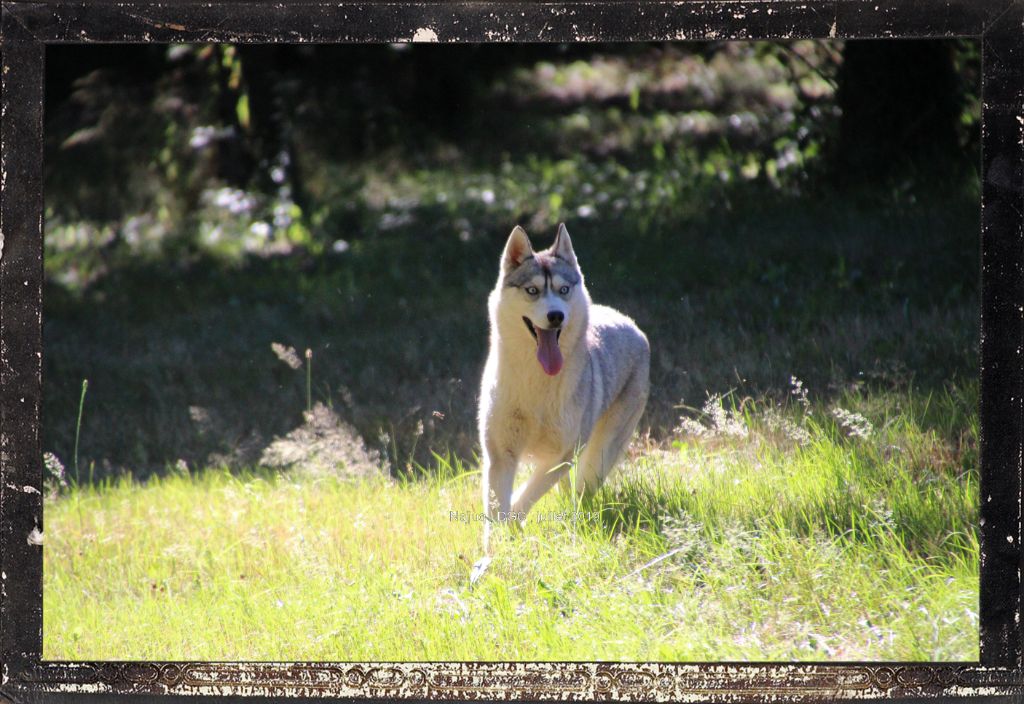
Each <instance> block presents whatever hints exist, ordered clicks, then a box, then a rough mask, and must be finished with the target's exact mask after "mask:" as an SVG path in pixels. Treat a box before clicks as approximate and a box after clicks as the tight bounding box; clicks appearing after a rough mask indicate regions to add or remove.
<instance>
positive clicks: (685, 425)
mask: <svg viewBox="0 0 1024 704" xmlns="http://www.w3.org/2000/svg"><path fill="white" fill-rule="evenodd" d="M675 432H676V433H677V434H679V435H692V436H694V437H700V436H702V435H704V433H705V432H707V428H705V427H704V426H703V425H701V424H700V423H699V422H698V421H696V420H694V419H693V418H680V419H679V425H678V426H676V429H675Z"/></svg>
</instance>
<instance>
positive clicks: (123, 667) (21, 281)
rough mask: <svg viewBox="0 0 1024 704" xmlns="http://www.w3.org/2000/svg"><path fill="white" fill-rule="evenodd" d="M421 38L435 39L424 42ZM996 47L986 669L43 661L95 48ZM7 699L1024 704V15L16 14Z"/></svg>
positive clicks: (8, 336) (456, 3)
mask: <svg viewBox="0 0 1024 704" xmlns="http://www.w3.org/2000/svg"><path fill="white" fill-rule="evenodd" d="M424 29H427V30H430V31H426V32H425V31H422V30H424ZM424 36H429V37H430V38H431V40H433V41H441V42H480V41H486V42H523V41H558V42H565V41H597V40H601V41H641V40H684V39H800V38H815V37H817V38H825V37H829V38H898V39H914V38H923V37H954V36H959V37H976V38H979V39H980V40H981V44H982V60H983V85H982V102H983V107H982V227H981V233H980V235H981V247H982V271H981V276H982V285H981V298H982V306H981V318H980V320H981V326H980V327H981V404H980V418H981V426H982V444H981V457H982V472H981V496H982V497H983V498H982V506H981V521H980V524H981V525H980V532H981V544H982V561H981V609H980V620H981V659H980V662H978V663H962V664H960V663H953V664H951V663H935V664H928V663H912V664H911V663H884V664H883V663H870V664H869V663H828V664H825V663H811V664H786V663H751V664H714V663H708V664H674V663H622V664H618V663H583V662H575V663H538V662H532V663H491V662H479V663H461V662H430V663H427V662H423V663H198V662H189V663H143V662H107V663H100V662H44V661H42V660H41V653H42V547H41V545H40V544H39V543H40V542H41V541H39V540H34V539H33V538H32V537H30V535H32V536H34V535H35V534H34V533H33V532H34V531H37V530H38V531H41V530H42V527H43V515H42V495H41V493H40V490H41V488H42V467H41V461H40V459H39V458H40V457H41V447H40V438H39V419H40V401H41V396H42V318H41V316H42V301H41V296H42V281H43V275H42V272H43V268H42V249H43V248H42V235H43V225H42V212H43V198H42V159H43V146H42V145H43V77H44V70H45V47H46V45H47V44H59V43H89V42H123V43H130V42H183V41H187V42H294V43H302V42H395V41H415V40H417V39H419V38H421V37H424ZM0 53H2V69H0V86H2V94H0V667H2V669H0V698H4V699H9V700H11V701H21V700H32V701H48V700H56V699H57V698H61V700H63V698H64V697H66V695H68V694H73V693H106V694H151V695H152V694H162V695H193V696H194V695H245V696H274V697H282V696H286V697H302V698H325V697H342V698H349V699H412V700H424V699H443V700H477V699H488V700H492V699H493V700H499V699H501V700H524V699H529V700H574V701H579V700H587V701H598V700H626V701H722V702H725V701H729V702H734V701H768V700H784V701H805V700H815V701H817V700H823V699H838V698H856V699H874V698H909V697H915V698H916V697H936V696H957V695H960V696H965V695H974V696H980V695H988V696H1010V697H1024V663H1022V659H1021V657H1022V634H1024V631H1022V627H1021V623H1020V613H1021V599H1022V591H1021V576H1020V575H1021V567H1022V558H1024V554H1022V551H1021V540H1022V538H1024V534H1022V530H1021V478H1022V466H1024V358H1022V355H1024V352H1022V350H1024V0H750V1H746V0H575V1H572V2H548V1H546V0H539V1H538V0H532V1H531V0H453V1H447V0H441V1H439V0H383V1H373V0H334V2H327V1H326V0H279V2H277V3H275V4H271V3H261V2H258V1H254V0H242V1H233V0H212V1H211V2H198V1H196V0H183V1H180V2H164V3H158V2H154V1H149V0H147V1H143V0H124V1H123V2H113V1H112V0H96V1H94V2H82V1H77V2H66V1H63V0H42V1H37V2H30V1H23V0H14V1H8V0H3V2H2V19H0Z"/></svg>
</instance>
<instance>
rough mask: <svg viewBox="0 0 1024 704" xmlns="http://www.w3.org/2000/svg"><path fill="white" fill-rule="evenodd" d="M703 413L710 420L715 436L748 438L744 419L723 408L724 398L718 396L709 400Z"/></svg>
mask: <svg viewBox="0 0 1024 704" xmlns="http://www.w3.org/2000/svg"><path fill="white" fill-rule="evenodd" d="M701 411H703V413H704V415H706V416H707V417H708V418H709V419H710V421H711V430H712V433H713V434H716V435H726V436H729V437H735V438H745V437H747V435H748V430H747V426H746V424H745V423H744V422H743V419H742V418H741V417H740V416H738V415H737V414H736V412H735V411H727V410H725V408H724V407H723V406H722V397H721V396H719V395H718V394H713V395H712V396H711V397H710V398H708V400H707V401H706V402H705V403H704V408H702V409H701Z"/></svg>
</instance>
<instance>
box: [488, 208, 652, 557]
mask: <svg viewBox="0 0 1024 704" xmlns="http://www.w3.org/2000/svg"><path fill="white" fill-rule="evenodd" d="M487 303H488V309H489V312H490V325H491V339H490V350H489V352H488V355H487V363H486V365H485V366H484V374H483V381H482V383H481V388H480V409H479V411H480V412H479V422H480V445H481V446H482V448H483V458H484V465H483V505H484V515H486V516H489V517H491V518H497V519H498V520H499V521H501V520H509V519H513V520H520V519H522V518H523V517H524V516H525V514H526V512H527V511H529V509H530V507H531V506H533V504H534V503H535V502H536V501H537V500H538V499H539V498H540V497H541V496H543V495H544V493H545V492H546V491H547V490H548V489H550V488H551V487H552V486H554V484H555V483H556V482H558V481H559V480H561V479H563V478H566V477H567V475H568V471H569V467H570V462H571V461H572V459H573V456H574V454H575V453H576V452H577V451H580V454H579V462H578V466H577V468H576V487H577V490H578V491H580V492H585V493H591V492H593V491H595V490H596V489H597V488H598V487H599V486H600V485H601V483H602V482H603V481H604V479H605V478H606V477H607V476H608V474H609V473H610V472H611V470H612V468H613V467H614V466H615V463H616V462H618V460H619V458H620V457H621V456H622V454H623V451H624V450H625V449H626V445H627V444H628V442H629V439H630V436H631V435H632V434H633V430H634V429H635V428H636V424H637V421H639V420H640V415H641V414H642V413H643V411H644V406H645V405H646V403H647V393H648V390H649V387H650V381H649V378H648V376H649V370H650V358H651V353H650V347H649V345H648V343H647V338H646V337H645V336H644V334H643V332H641V331H640V328H638V327H637V326H636V323H634V322H633V321H632V320H631V319H630V318H627V317H626V316H625V315H623V314H622V313H619V312H618V311H616V310H613V309H611V308H608V307H606V306H599V305H594V304H592V303H591V302H590V294H589V293H587V289H586V286H584V284H583V274H582V273H581V272H580V267H579V264H578V263H577V261H576V254H575V252H573V248H572V241H571V240H570V239H569V232H568V231H567V230H566V229H565V225H564V224H562V225H559V226H558V234H557V235H556V236H555V243H554V244H553V245H552V246H551V247H550V248H549V249H545V250H543V251H540V252H535V251H534V250H533V247H532V246H531V244H530V240H529V238H528V237H527V236H526V232H525V231H523V229H522V228H521V227H518V226H517V227H516V228H515V229H514V230H512V234H511V235H510V236H509V238H508V242H507V243H506V244H505V251H504V253H503V254H502V256H501V272H500V274H499V275H498V284H497V286H495V287H494V290H493V291H492V292H491V295H490V297H489V298H488V299H487ZM581 448H582V449H581ZM520 462H525V463H529V464H532V465H533V473H532V474H531V475H530V477H529V479H527V481H526V482H525V483H524V484H523V485H522V486H520V487H519V489H518V490H517V491H516V492H515V493H514V494H513V491H512V488H513V481H514V479H515V475H516V468H517V467H518V465H519V463H520ZM566 483H568V482H566ZM488 523H489V522H485V532H484V549H485V550H486V549H487V542H488V541H487V537H488V530H487V526H488Z"/></svg>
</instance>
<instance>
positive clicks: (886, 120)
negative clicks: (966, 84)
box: [835, 41, 963, 185]
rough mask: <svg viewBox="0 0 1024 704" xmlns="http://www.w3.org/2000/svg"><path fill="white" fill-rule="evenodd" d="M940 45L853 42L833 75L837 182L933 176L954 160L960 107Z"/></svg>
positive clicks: (949, 57) (947, 48)
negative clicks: (836, 109) (838, 111)
mask: <svg viewBox="0 0 1024 704" xmlns="http://www.w3.org/2000/svg"><path fill="white" fill-rule="evenodd" d="M953 51H954V47H953V45H952V44H951V43H949V42H946V41H913V42H890V41H851V42H848V43H847V44H846V48H845V50H844V52H843V63H842V66H841V68H840V70H839V92H838V96H837V97H838V103H839V107H840V109H841V110H842V117H841V118H840V125H839V135H838V140H837V145H836V153H835V167H836V175H837V178H838V180H839V182H840V183H841V184H846V185H856V184H859V183H888V184H892V185H895V184H898V183H901V182H905V181H907V180H911V181H918V180H922V179H925V178H931V177H934V176H941V174H938V173H936V172H935V169H936V168H941V166H942V165H943V164H946V165H948V164H950V163H951V160H955V159H956V158H957V156H958V151H959V148H958V136H957V124H958V121H959V119H960V113H961V110H962V105H963V95H962V90H961V85H960V81H959V80H958V77H957V75H956V71H955V68H954V62H953Z"/></svg>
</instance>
